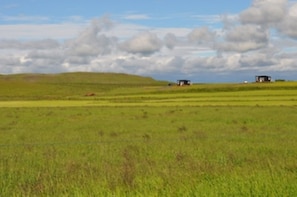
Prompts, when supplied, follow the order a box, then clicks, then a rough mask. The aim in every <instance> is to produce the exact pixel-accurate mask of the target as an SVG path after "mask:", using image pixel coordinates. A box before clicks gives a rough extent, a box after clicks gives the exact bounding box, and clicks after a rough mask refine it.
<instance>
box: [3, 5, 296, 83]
mask: <svg viewBox="0 0 297 197" xmlns="http://www.w3.org/2000/svg"><path fill="white" fill-rule="evenodd" d="M131 2H132V3H131ZM296 13H297V1H296V0H250V1H248V0H240V1H234V0H226V1H222V0H208V1H194V0H192V1H191V0H184V1H174V2H173V1H169V0H151V1H134V2H133V1H131V0H129V1H128V0H117V1H116V0H109V1H95V0H89V1H81V0H62V1H56V0H52V1H47V0H26V1H25V0H15V1H14V0H9V1H8V0H2V1H1V5H0V73H1V74H13V73H59V72H76V71H88V72H124V73H130V74H137V75H144V76H151V77H154V78H156V79H161V80H171V81H175V80H176V79H178V78H188V79H191V80H192V81H194V82H241V81H245V80H248V81H252V80H254V76H255V75H260V74H267V75H272V77H273V78H274V79H276V78H284V79H288V80H296V79H297V75H296V74H295V73H297V72H296V71H297V64H296V63H295V62H297V61H296V60H297V40H296V39H297V23H296V21H297V14H296Z"/></svg>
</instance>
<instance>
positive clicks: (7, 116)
mask: <svg viewBox="0 0 297 197" xmlns="http://www.w3.org/2000/svg"><path fill="white" fill-rule="evenodd" d="M5 77H6V78H5V80H2V79H1V77H0V85H1V84H2V85H3V84H5V83H8V82H7V81H8V80H7V76H5ZM59 77H60V76H59ZM64 77H65V76H62V77H61V79H60V80H63V78H64ZM80 77H81V74H77V73H76V74H75V77H73V76H72V77H71V78H75V80H78V79H79V81H75V80H74V81H69V78H68V79H67V80H66V81H67V83H66V84H64V85H61V84H63V83H61V81H60V82H57V81H59V80H57V81H56V82H52V81H50V80H48V79H47V76H46V77H44V76H42V77H41V78H40V79H39V81H38V80H37V82H36V80H35V81H32V76H30V81H29V82H28V81H23V80H24V79H26V80H27V79H28V77H27V76H26V77H24V76H23V75H22V76H21V78H22V79H21V80H20V76H17V77H15V76H13V78H11V79H9V81H10V82H11V81H12V82H13V83H11V84H10V85H11V87H10V88H7V89H6V90H3V91H1V93H0V118H1V122H0V146H1V149H0V162H1V163H0V196H295V195H296V194H297V157H296V155H297V122H296V120H297V113H296V112H297V104H296V98H297V83H295V82H281V83H270V84H254V83H253V84H195V85H193V86H190V87H176V86H167V83H166V82H154V81H153V80H151V79H148V78H145V79H142V78H137V77H136V78H135V76H133V77H134V78H133V80H132V79H131V78H130V77H131V76H126V77H128V79H130V81H131V82H130V83H124V84H123V81H125V82H126V81H127V79H124V78H122V79H121V82H113V83H112V84H106V83H103V82H105V81H106V80H103V82H102V81H101V82H100V81H99V82H98V81H96V78H95V77H94V79H92V78H91V77H90V76H88V77H87V78H88V80H93V81H88V82H86V83H84V80H86V79H85V77H82V78H80ZM109 77H110V76H109ZM109 77H107V79H108V78H109ZM34 79H36V78H34ZM135 80H137V82H136V81H135ZM128 81H129V80H128ZM95 84H97V86H95ZM32 86H34V87H35V89H33V90H32V89H31V87H32ZM2 87H3V89H4V86H2ZM2 87H1V88H2ZM67 87H70V88H69V89H67ZM63 88H64V89H63ZM16 89H18V90H20V91H14V90H16ZM46 90H48V91H46ZM55 90H56V91H55ZM8 92H9V94H8ZM87 92H95V96H92V97H86V96H85V93H87ZM45 93H46V94H45Z"/></svg>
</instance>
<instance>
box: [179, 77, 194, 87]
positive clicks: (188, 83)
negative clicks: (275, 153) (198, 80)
mask: <svg viewBox="0 0 297 197" xmlns="http://www.w3.org/2000/svg"><path fill="white" fill-rule="evenodd" d="M176 84H177V85H178V86H184V85H192V83H191V81H190V80H187V79H180V80H177V81H176Z"/></svg>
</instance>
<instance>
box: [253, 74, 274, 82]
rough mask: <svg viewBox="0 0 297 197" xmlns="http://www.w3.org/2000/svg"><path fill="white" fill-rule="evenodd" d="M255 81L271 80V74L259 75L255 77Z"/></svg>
mask: <svg viewBox="0 0 297 197" xmlns="http://www.w3.org/2000/svg"><path fill="white" fill-rule="evenodd" d="M255 80H256V82H259V83H262V82H271V76H267V75H259V76H256V78H255Z"/></svg>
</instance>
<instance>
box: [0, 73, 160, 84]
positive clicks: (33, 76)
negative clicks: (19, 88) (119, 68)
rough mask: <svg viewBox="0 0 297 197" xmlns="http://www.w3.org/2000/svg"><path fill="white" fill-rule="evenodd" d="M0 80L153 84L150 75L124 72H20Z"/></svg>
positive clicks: (2, 77) (4, 76)
mask: <svg viewBox="0 0 297 197" xmlns="http://www.w3.org/2000/svg"><path fill="white" fill-rule="evenodd" d="M0 81H10V82H12V81H14V82H24V83H97V84H155V83H160V82H158V81H156V80H154V79H153V78H151V77H143V76H138V75H132V74H125V73H99V72H69V73H58V74H37V73H22V74H9V75H0Z"/></svg>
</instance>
